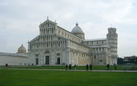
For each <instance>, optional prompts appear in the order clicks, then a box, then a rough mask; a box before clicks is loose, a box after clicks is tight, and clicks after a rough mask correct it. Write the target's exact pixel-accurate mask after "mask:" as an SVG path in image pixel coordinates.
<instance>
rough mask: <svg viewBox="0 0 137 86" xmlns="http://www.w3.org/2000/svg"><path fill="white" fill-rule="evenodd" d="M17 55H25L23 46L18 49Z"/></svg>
mask: <svg viewBox="0 0 137 86" xmlns="http://www.w3.org/2000/svg"><path fill="white" fill-rule="evenodd" d="M18 53H22V54H26V48H25V47H24V46H23V44H22V45H21V46H20V47H19V48H18Z"/></svg>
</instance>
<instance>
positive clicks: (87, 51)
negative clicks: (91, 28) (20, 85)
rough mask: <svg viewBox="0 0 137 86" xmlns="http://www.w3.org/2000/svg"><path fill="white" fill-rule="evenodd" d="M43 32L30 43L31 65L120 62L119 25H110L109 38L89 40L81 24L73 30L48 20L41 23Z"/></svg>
mask: <svg viewBox="0 0 137 86" xmlns="http://www.w3.org/2000/svg"><path fill="white" fill-rule="evenodd" d="M39 31H40V34H39V35H38V36H37V37H35V38H34V39H32V40H31V41H30V42H29V43H28V58H29V62H30V64H35V65H65V64H72V65H75V64H76V65H85V64H93V65H106V64H111V65H112V64H114V63H115V64H117V33H116V28H112V27H111V28H108V34H107V36H106V38H105V39H96V40H86V39H85V35H84V34H85V33H84V32H83V31H82V29H81V28H80V27H79V26H78V24H76V26H75V27H74V28H73V29H72V31H71V32H69V31H67V30H65V29H63V28H62V27H60V26H58V25H57V23H56V22H53V21H51V20H49V19H47V20H46V21H44V22H43V23H41V24H40V25H39Z"/></svg>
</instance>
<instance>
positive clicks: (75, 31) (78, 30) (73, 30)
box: [71, 23, 84, 33]
mask: <svg viewBox="0 0 137 86" xmlns="http://www.w3.org/2000/svg"><path fill="white" fill-rule="evenodd" d="M71 33H84V32H83V31H82V29H81V28H80V27H79V26H78V23H76V26H75V27H74V28H73V29H72V31H71Z"/></svg>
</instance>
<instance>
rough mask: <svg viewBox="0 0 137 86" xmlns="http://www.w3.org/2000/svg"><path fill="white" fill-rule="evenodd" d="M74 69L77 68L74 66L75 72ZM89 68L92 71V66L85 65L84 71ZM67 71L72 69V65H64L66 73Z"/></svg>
mask: <svg viewBox="0 0 137 86" xmlns="http://www.w3.org/2000/svg"><path fill="white" fill-rule="evenodd" d="M76 67H77V66H76V65H74V70H76ZM89 67H90V70H92V64H90V65H88V64H87V65H86V70H87V71H88V70H89ZM68 69H69V70H71V69H72V65H71V64H69V65H67V64H66V71H67V70H68Z"/></svg>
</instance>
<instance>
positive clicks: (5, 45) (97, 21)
mask: <svg viewBox="0 0 137 86" xmlns="http://www.w3.org/2000/svg"><path fill="white" fill-rule="evenodd" d="M47 16H48V17H49V19H50V20H52V21H55V20H56V22H57V23H58V25H59V26H61V27H62V28H64V29H66V30H68V31H71V30H72V28H73V27H74V26H75V24H76V22H78V24H79V26H80V27H81V29H82V30H83V32H84V33H85V38H86V39H98V38H106V34H107V32H108V28H109V27H115V28H117V33H118V56H119V57H124V56H131V55H137V0H0V52H9V53H16V52H17V50H18V47H20V46H21V44H23V45H24V46H25V47H26V48H27V47H28V43H27V42H28V41H29V40H32V39H33V38H34V37H36V36H37V35H39V24H40V22H41V23H42V22H44V21H45V20H46V19H47Z"/></svg>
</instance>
